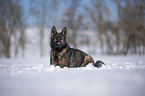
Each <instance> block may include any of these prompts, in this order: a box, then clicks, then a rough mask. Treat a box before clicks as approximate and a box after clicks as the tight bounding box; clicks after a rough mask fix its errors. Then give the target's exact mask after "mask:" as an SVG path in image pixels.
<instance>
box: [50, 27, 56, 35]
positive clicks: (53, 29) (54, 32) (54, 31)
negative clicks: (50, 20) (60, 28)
mask: <svg viewBox="0 0 145 96" xmlns="http://www.w3.org/2000/svg"><path fill="white" fill-rule="evenodd" d="M56 33H57V30H56V28H55V26H53V27H52V29H51V36H53V35H54V34H56Z"/></svg>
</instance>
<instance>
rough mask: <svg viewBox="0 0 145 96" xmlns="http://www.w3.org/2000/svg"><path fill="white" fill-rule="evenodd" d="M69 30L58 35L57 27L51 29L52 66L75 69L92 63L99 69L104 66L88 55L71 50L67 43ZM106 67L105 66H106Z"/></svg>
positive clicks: (64, 29)
mask: <svg viewBox="0 0 145 96" xmlns="http://www.w3.org/2000/svg"><path fill="white" fill-rule="evenodd" d="M66 35H67V29H66V27H64V28H63V30H62V31H61V33H57V30H56V28H55V26H53V27H52V29H51V41H50V46H51V56H50V64H51V65H54V66H60V67H61V68H63V67H68V68H75V67H85V66H86V65H87V64H89V63H92V64H93V65H94V66H95V67H97V68H99V67H101V66H102V64H104V63H103V62H102V61H97V62H96V63H94V60H93V58H92V57H91V56H89V55H88V54H86V53H84V52H82V51H80V50H78V49H74V48H70V47H69V45H68V44H67V42H66ZM104 65H105V64H104Z"/></svg>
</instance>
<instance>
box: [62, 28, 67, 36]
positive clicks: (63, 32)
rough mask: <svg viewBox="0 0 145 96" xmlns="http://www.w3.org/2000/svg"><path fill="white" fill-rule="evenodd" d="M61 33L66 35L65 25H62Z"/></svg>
mask: <svg viewBox="0 0 145 96" xmlns="http://www.w3.org/2000/svg"><path fill="white" fill-rule="evenodd" d="M61 34H63V35H64V36H66V34H67V29H66V27H64V28H63V29H62V31H61Z"/></svg>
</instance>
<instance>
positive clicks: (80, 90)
mask: <svg viewBox="0 0 145 96" xmlns="http://www.w3.org/2000/svg"><path fill="white" fill-rule="evenodd" d="M93 57H95V58H94V59H95V60H99V59H100V60H102V61H104V62H105V63H106V65H105V66H103V67H102V68H100V69H97V68H95V67H93V66H92V65H91V64H90V65H88V66H87V67H85V68H63V69H61V68H59V67H54V66H50V63H49V57H46V58H28V59H21V58H18V59H6V58H1V59H0V96H145V91H144V90H145V56H93Z"/></svg>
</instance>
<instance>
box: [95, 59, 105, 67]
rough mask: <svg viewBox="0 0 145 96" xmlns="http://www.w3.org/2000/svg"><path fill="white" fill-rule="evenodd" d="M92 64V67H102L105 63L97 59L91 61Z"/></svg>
mask: <svg viewBox="0 0 145 96" xmlns="http://www.w3.org/2000/svg"><path fill="white" fill-rule="evenodd" d="M93 65H94V67H97V68H100V67H102V65H105V63H104V62H102V61H100V60H98V61H96V63H93Z"/></svg>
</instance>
